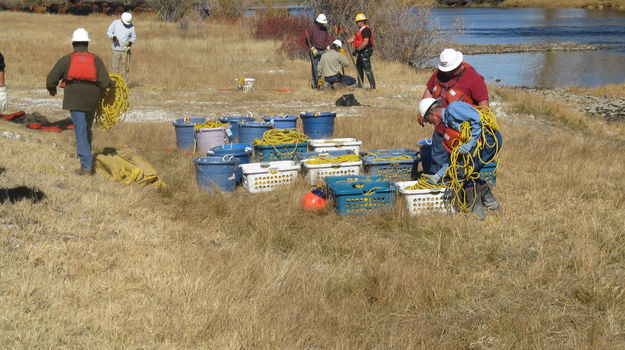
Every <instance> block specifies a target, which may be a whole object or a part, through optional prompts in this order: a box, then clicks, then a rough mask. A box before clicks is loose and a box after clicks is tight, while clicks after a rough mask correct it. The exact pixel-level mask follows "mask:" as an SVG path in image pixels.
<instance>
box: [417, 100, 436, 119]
mask: <svg viewBox="0 0 625 350" xmlns="http://www.w3.org/2000/svg"><path fill="white" fill-rule="evenodd" d="M435 103H436V104H438V100H437V99H435V98H431V97H426V98H424V99H423V100H421V101H419V114H420V115H421V116H422V117H425V115H426V114H427V113H428V111H429V110H430V108H432V106H433V105H434V104H435Z"/></svg>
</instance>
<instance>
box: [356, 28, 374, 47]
mask: <svg viewBox="0 0 625 350" xmlns="http://www.w3.org/2000/svg"><path fill="white" fill-rule="evenodd" d="M365 28H369V30H371V27H369V25H368V24H365V25H364V26H363V27H362V28H360V29H358V30H357V31H356V34H355V35H354V48H356V49H357V48H359V47H360V45H362V43H363V42H364V41H365V39H364V38H363V37H362V31H363V29H365ZM369 42H370V43H371V47H373V30H371V37H370V38H369Z"/></svg>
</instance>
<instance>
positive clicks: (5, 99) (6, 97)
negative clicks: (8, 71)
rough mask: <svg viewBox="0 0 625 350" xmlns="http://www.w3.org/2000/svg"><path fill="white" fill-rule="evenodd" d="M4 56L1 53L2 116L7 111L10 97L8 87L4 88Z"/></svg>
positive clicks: (0, 112) (0, 108)
mask: <svg viewBox="0 0 625 350" xmlns="http://www.w3.org/2000/svg"><path fill="white" fill-rule="evenodd" d="M5 67H6V66H5V64H4V56H2V53H0V114H2V113H3V112H4V111H5V110H6V109H7V103H8V100H9V95H8V94H7V87H6V86H4V68H5Z"/></svg>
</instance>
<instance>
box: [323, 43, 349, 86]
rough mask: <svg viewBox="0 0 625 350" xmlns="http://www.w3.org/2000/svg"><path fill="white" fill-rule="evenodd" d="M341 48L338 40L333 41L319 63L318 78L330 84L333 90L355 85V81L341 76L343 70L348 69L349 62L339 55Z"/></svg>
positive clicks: (346, 76)
mask: <svg viewBox="0 0 625 350" xmlns="http://www.w3.org/2000/svg"><path fill="white" fill-rule="evenodd" d="M341 47H343V43H342V42H341V41H340V40H334V41H333V42H332V45H330V50H328V51H327V52H326V53H325V54H323V56H321V60H320V61H319V68H318V71H319V73H318V74H319V77H320V78H321V77H323V79H324V81H325V82H326V83H328V84H330V86H332V88H333V89H338V88H342V87H343V86H345V85H346V86H350V85H354V84H355V83H356V79H354V78H352V77H350V76H349V75H345V74H343V73H344V71H345V68H347V67H349V61H348V60H347V57H345V56H344V55H343V54H341Z"/></svg>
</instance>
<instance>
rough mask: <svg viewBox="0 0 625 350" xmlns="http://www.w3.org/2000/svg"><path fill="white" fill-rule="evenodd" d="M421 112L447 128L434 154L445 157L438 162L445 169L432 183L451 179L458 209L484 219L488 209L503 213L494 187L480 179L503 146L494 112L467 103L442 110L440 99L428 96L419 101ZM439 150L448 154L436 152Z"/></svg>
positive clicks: (427, 120) (429, 121) (433, 122)
mask: <svg viewBox="0 0 625 350" xmlns="http://www.w3.org/2000/svg"><path fill="white" fill-rule="evenodd" d="M419 113H420V115H421V117H422V118H423V120H425V121H426V122H428V123H430V124H433V125H434V126H436V125H439V124H440V123H442V124H443V125H444V126H445V131H444V133H443V140H442V142H437V143H432V149H433V152H432V154H433V155H438V156H439V157H441V159H437V161H439V162H440V163H441V164H443V167H442V168H441V169H440V170H439V171H438V172H437V173H436V174H434V175H429V176H428V182H430V183H431V184H438V183H439V182H440V181H441V180H442V179H443V178H446V176H447V178H449V179H450V180H451V187H452V188H453V189H454V191H455V192H456V199H457V200H456V201H455V204H456V206H457V207H458V208H459V209H460V210H462V211H464V212H471V213H472V214H474V215H475V216H477V217H478V218H480V219H481V220H484V219H485V218H486V209H489V210H499V209H500V208H501V205H500V204H499V202H498V201H497V199H496V198H495V195H494V194H493V192H492V190H491V188H490V186H489V185H488V183H487V182H485V181H484V180H482V179H480V176H479V171H480V169H481V168H482V167H483V166H484V165H485V164H489V163H491V162H494V161H496V159H497V155H498V153H499V150H500V149H501V146H502V143H503V139H502V136H501V133H500V132H499V127H498V125H497V121H496V119H495V116H494V115H493V114H492V112H491V111H490V109H489V108H487V107H477V108H476V107H473V106H471V105H470V104H468V103H466V102H463V101H455V102H452V103H450V104H449V105H447V108H442V107H441V105H440V101H439V100H437V99H434V98H431V97H428V98H424V99H423V100H421V101H420V102H419ZM435 148H436V149H437V151H440V150H441V148H442V149H445V150H446V151H447V152H434V149H435Z"/></svg>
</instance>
